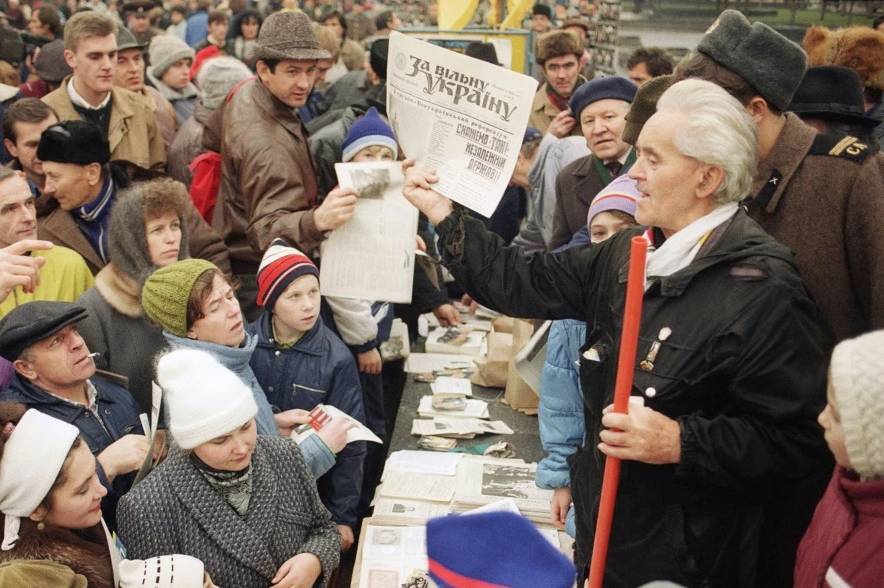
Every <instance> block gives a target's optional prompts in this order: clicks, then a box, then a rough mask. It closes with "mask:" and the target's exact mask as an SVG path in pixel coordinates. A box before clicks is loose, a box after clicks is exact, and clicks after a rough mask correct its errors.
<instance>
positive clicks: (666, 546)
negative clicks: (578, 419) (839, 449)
mask: <svg viewBox="0 0 884 588" xmlns="http://www.w3.org/2000/svg"><path fill="white" fill-rule="evenodd" d="M755 132H756V131H755V126H754V125H753V123H752V120H751V118H750V117H749V115H748V114H747V113H746V111H745V109H743V107H742V105H741V104H740V103H739V102H738V101H737V100H736V99H735V98H733V97H731V96H730V95H728V94H727V92H725V91H724V90H722V89H721V88H720V87H718V86H716V85H715V84H712V83H710V82H705V81H700V80H686V81H684V82H680V83H678V84H675V85H673V86H672V87H671V88H670V89H669V90H667V92H666V93H665V94H663V96H662V97H661V98H660V101H659V103H658V105H657V114H655V115H654V116H653V117H652V118H651V119H650V120H649V121H648V122H647V123H646V125H645V127H644V128H643V130H642V132H641V135H640V136H639V139H638V142H637V145H636V152H637V155H638V158H637V160H636V162H635V164H634V165H633V167H632V168H631V169H630V171H629V176H630V177H631V178H633V179H634V180H636V181H637V187H638V189H639V191H640V192H641V196H642V197H641V198H640V200H639V202H638V204H637V209H636V214H635V218H636V220H637V221H638V222H639V223H640V224H642V225H645V226H647V227H649V229H648V230H647V231H644V232H643V231H642V230H640V229H635V230H626V231H622V232H620V233H619V234H618V235H616V236H615V237H613V238H611V239H610V240H608V241H606V242H604V243H602V244H599V245H587V246H585V247H577V248H573V249H570V250H568V251H565V252H563V253H556V254H554V253H534V254H525V253H524V252H522V251H521V250H520V249H519V248H518V247H513V246H510V247H505V246H503V244H502V242H501V241H500V239H499V238H496V237H494V236H493V235H490V234H489V233H488V232H487V231H486V230H485V229H484V227H483V225H482V223H481V222H479V221H476V220H474V219H472V218H470V217H469V216H468V215H466V214H464V213H463V209H462V208H459V207H455V206H453V205H452V203H451V202H450V201H449V200H447V199H446V198H444V197H442V196H441V195H440V194H438V193H437V192H435V191H434V190H433V189H432V186H433V184H434V183H436V182H437V181H438V177H437V176H436V175H435V172H434V171H432V170H427V169H420V168H415V167H413V168H411V169H409V170H408V172H407V175H406V181H405V188H404V193H405V196H406V197H407V198H408V199H409V200H410V201H411V202H412V203H413V204H414V205H415V206H416V207H417V208H418V209H420V210H421V212H423V213H424V214H426V216H427V218H428V219H429V220H430V222H431V223H433V224H434V225H435V226H436V231H437V234H438V236H439V247H440V251H441V252H442V254H443V262H444V263H445V265H446V266H447V267H448V269H449V270H450V271H451V273H452V274H453V275H454V277H455V278H456V279H457V281H458V283H459V284H461V285H462V286H463V287H464V289H465V290H466V291H467V293H469V294H470V295H471V296H472V297H473V299H474V300H476V301H477V302H479V303H480V304H483V305H485V306H488V307H489V308H492V309H494V310H497V311H500V312H502V313H504V314H506V315H509V316H515V317H531V318H543V319H580V320H584V321H586V323H587V326H588V328H587V337H586V341H585V344H584V346H583V347H582V348H581V354H580V358H579V363H580V377H581V389H582V392H583V395H584V406H585V410H584V415H585V430H586V439H585V443H584V446H583V447H582V448H581V449H579V450H578V451H577V453H576V454H575V455H574V456H573V457H572V458H571V459H570V460H569V461H570V467H571V472H570V473H571V481H572V488H571V490H572V498H573V501H574V510H575V513H576V527H577V542H576V545H575V553H576V560H577V564H578V570H580V571H581V574H585V573H586V564H587V561H588V559H589V556H590V554H591V552H592V548H593V540H594V535H595V525H596V518H597V515H598V509H599V500H600V494H601V485H602V480H603V470H604V464H605V460H606V458H608V457H615V458H618V459H621V460H623V465H622V474H621V478H620V488H619V494H618V496H617V507H616V511H615V515H614V521H613V528H612V534H611V538H610V543H609V549H608V558H607V566H606V568H605V572H604V585H605V586H606V587H607V588H611V587H620V586H623V587H626V586H629V587H632V586H640V585H642V584H645V583H647V582H651V581H655V580H668V581H670V582H674V583H676V584H680V585H683V586H757V585H761V584H762V583H763V574H764V570H763V569H760V568H759V567H758V566H757V565H756V561H757V557H758V546H759V533H758V531H759V529H760V527H761V525H762V524H763V520H762V517H763V512H762V509H761V505H762V503H763V500H764V498H765V496H766V495H767V494H768V492H769V491H770V490H771V489H772V488H777V487H780V486H782V485H784V484H785V482H787V481H789V480H794V479H799V478H800V477H801V476H803V475H805V474H806V473H807V472H808V471H811V470H812V469H813V468H815V467H817V464H818V463H820V461H821V460H822V459H823V455H824V452H825V448H826V446H825V442H824V440H823V437H822V434H821V431H820V429H819V427H818V425H817V424H816V421H815V419H816V415H817V414H818V413H819V411H820V410H821V409H822V407H823V406H824V404H825V389H824V384H823V383H824V382H825V377H824V375H825V374H824V371H825V364H826V362H825V358H824V354H823V349H824V335H823V334H822V329H821V328H820V325H819V323H818V319H817V313H816V309H815V307H814V304H813V302H812V300H811V299H810V297H809V296H808V294H807V292H806V290H805V288H804V285H803V283H802V281H801V278H800V276H799V274H798V271H797V269H796V267H795V262H794V259H793V256H792V254H791V253H790V252H789V251H788V250H787V249H786V248H785V247H784V246H782V245H780V244H779V243H777V242H776V241H774V239H773V238H772V237H770V236H769V235H768V234H767V233H765V232H764V231H763V230H762V229H761V227H759V226H758V224H757V223H755V221H753V220H751V219H750V218H749V217H748V216H747V215H746V213H745V211H744V210H743V209H741V208H740V207H739V205H738V203H739V202H740V200H741V199H743V198H744V197H745V196H746V195H747V194H748V193H749V191H750V189H751V186H752V178H753V175H754V173H755V166H756V161H757V152H756V143H757V141H756V139H755ZM639 235H644V236H645V238H647V239H648V241H650V243H651V250H650V252H649V254H648V260H647V265H646V276H647V277H646V280H645V283H643V284H642V283H640V284H638V285H635V286H633V287H638V288H640V290H639V291H641V289H644V300H643V302H644V309H643V316H642V319H641V322H640V329H639V332H638V333H637V337H638V339H637V347H638V353H637V356H636V357H635V358H634V359H630V361H631V364H632V365H631V366H630V369H631V370H632V373H633V376H634V383H633V387H632V389H631V395H632V396H631V398H632V402H630V408H629V412H628V414H617V413H614V412H612V410H611V409H612V407H611V402H612V398H613V391H614V382H615V379H616V376H617V363H618V360H617V356H618V351H619V348H620V342H621V331H622V325H623V314H624V310H623V307H624V299H625V291H626V288H627V279H626V276H627V272H626V269H627V265H628V262H629V251H630V241H631V238H632V237H636V236H639ZM788 547H790V548H792V549H794V548H796V547H797V545H792V546H788ZM582 583H583V577H581V578H580V583H579V584H578V585H582Z"/></svg>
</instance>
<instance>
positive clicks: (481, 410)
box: [417, 396, 489, 419]
mask: <svg viewBox="0 0 884 588" xmlns="http://www.w3.org/2000/svg"><path fill="white" fill-rule="evenodd" d="M466 403H467V405H466V408H464V409H463V410H436V409H435V408H433V397H432V396H423V397H422V398H421V400H420V404H418V407H417V413H418V414H419V415H421V416H431V417H440V416H441V417H447V418H460V417H470V418H474V419H487V418H488V416H489V415H488V403H487V402H485V401H484V400H476V399H475V398H467V399H466Z"/></svg>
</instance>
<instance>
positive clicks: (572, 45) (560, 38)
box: [534, 31, 583, 65]
mask: <svg viewBox="0 0 884 588" xmlns="http://www.w3.org/2000/svg"><path fill="white" fill-rule="evenodd" d="M563 55H574V56H575V57H577V59H580V57H581V56H582V55H583V47H582V46H581V45H580V39H578V38H577V35H576V34H574V33H573V32H572V31H551V32H549V33H546V34H545V35H543V36H542V37H540V39H538V40H537V52H536V53H535V55H534V57H535V59H536V60H537V63H538V65H543V64H544V63H545V62H546V61H547V60H549V59H555V58H556V57H562V56H563Z"/></svg>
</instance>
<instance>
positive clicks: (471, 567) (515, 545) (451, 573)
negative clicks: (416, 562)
mask: <svg viewBox="0 0 884 588" xmlns="http://www.w3.org/2000/svg"><path fill="white" fill-rule="evenodd" d="M503 537H505V538H506V540H501V538H503ZM427 559H428V562H429V571H430V577H431V578H432V579H433V581H434V582H436V584H438V585H439V587H440V588H467V587H468V586H478V585H480V584H481V585H482V586H486V585H494V586H510V587H512V588H537V587H538V586H542V587H543V588H570V587H571V586H572V585H573V584H574V578H575V576H576V571H575V569H574V564H572V563H571V562H570V561H569V560H568V558H566V557H565V556H564V555H563V554H562V553H561V552H560V551H559V550H558V549H556V548H555V547H553V545H552V544H551V543H550V542H549V541H547V540H546V539H545V538H544V537H543V535H541V534H540V532H538V531H537V529H535V528H534V525H532V524H531V523H530V522H529V521H528V520H527V519H526V518H525V517H522V516H520V515H517V514H514V513H511V512H489V513H484V514H477V515H452V516H447V517H440V518H436V519H430V520H429V521H428V522H427Z"/></svg>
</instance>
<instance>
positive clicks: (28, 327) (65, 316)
mask: <svg viewBox="0 0 884 588" xmlns="http://www.w3.org/2000/svg"><path fill="white" fill-rule="evenodd" d="M87 314H88V313H87V312H86V309H85V308H83V307H82V306H77V305H76V304H73V303H70V302H50V301H47V300H35V301H33V302H28V303H26V304H22V305H21V306H18V307H16V308H14V309H13V310H12V311H11V312H10V313H9V314H7V315H6V316H5V317H3V320H0V357H3V358H5V359H7V360H9V361H15V360H17V359H18V358H19V357H21V354H22V352H23V351H24V350H25V349H27V348H28V347H30V346H31V345H33V344H34V343H37V342H38V341H42V340H43V339H46V338H47V337H51V336H52V335H54V334H55V333H57V332H59V331H60V330H62V329H63V328H65V327H66V326H68V325H72V324H74V323H78V322H80V321H81V320H83V319H84V318H86V316H87Z"/></svg>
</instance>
